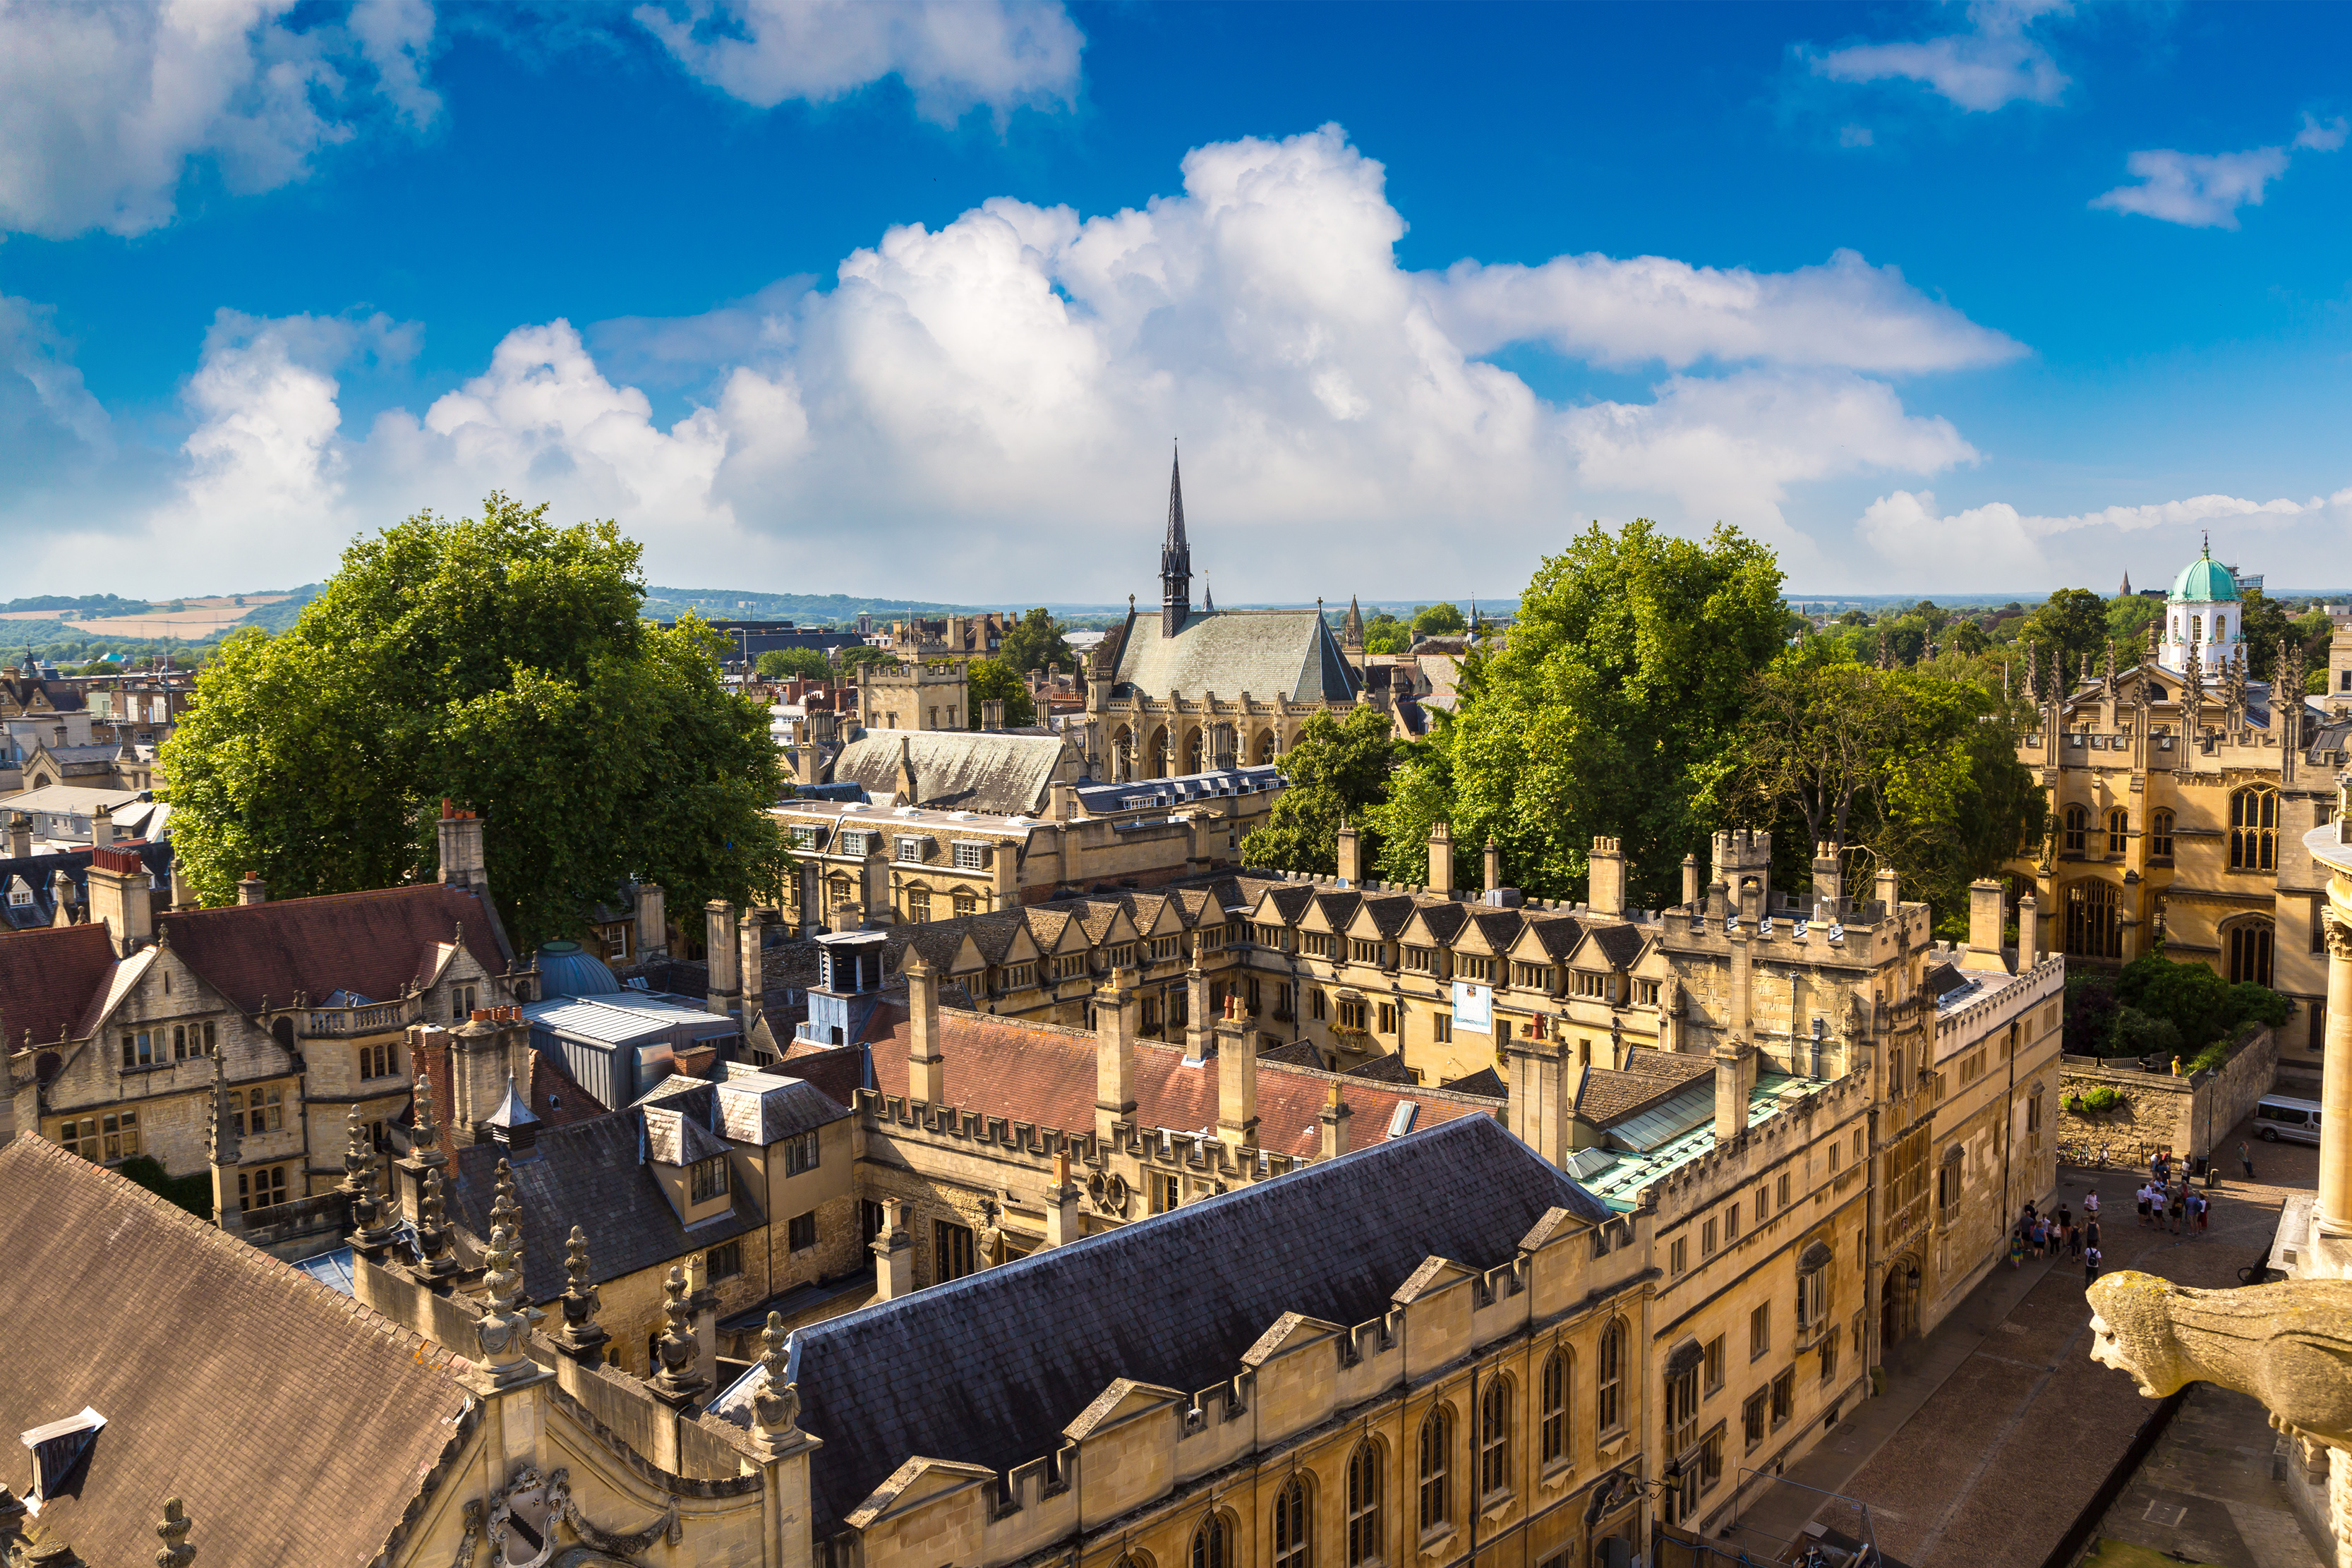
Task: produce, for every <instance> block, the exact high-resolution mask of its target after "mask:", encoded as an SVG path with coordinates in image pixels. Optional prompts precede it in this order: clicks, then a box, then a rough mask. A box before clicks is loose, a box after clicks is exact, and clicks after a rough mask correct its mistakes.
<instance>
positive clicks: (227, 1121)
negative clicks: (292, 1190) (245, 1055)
mask: <svg viewBox="0 0 2352 1568" xmlns="http://www.w3.org/2000/svg"><path fill="white" fill-rule="evenodd" d="M229 1106H230V1100H229V1088H228V1058H227V1053H226V1052H216V1053H215V1055H214V1057H213V1101H212V1137H211V1144H212V1148H211V1150H210V1152H209V1158H210V1161H211V1165H212V1173H213V1223H214V1224H215V1225H217V1226H220V1227H221V1228H222V1229H223V1230H225V1231H227V1232H229V1233H230V1234H231V1235H236V1234H237V1233H239V1232H241V1231H243V1230H244V1229H245V1199H244V1196H243V1194H240V1193H238V1191H237V1190H236V1161H237V1146H238V1144H239V1143H240V1142H242V1140H241V1139H240V1138H239V1136H238V1134H239V1133H241V1132H242V1131H244V1127H243V1124H242V1120H241V1118H240V1117H239V1116H238V1113H237V1112H236V1111H235V1110H230V1109H229Z"/></svg>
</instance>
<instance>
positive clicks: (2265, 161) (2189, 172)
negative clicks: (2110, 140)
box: [2091, 114, 2345, 228]
mask: <svg viewBox="0 0 2352 1568" xmlns="http://www.w3.org/2000/svg"><path fill="white" fill-rule="evenodd" d="M2344 134H2345V122H2344V121H2342V120H2334V121H2326V122H2325V123H2323V122H2321V121H2317V120H2315V119H2313V118H2312V117H2311V116H2310V115H2308V114H2306V115H2305V116H2304V117H2303V129H2302V130H2301V131H2298V132H2295V136H2294V141H2293V142H2290V143H2289V144H2288V145H2287V146H2284V147H2252V148H2249V149H2247V150H2246V151H2245V152H2242V153H2176V152H2174V151H2172V150H2171V149H2169V148H2152V149H2149V150H2147V151H2146V152H2139V153H2133V154H2131V155H2130V156H2129V157H2128V158H2126V159H2125V160H2124V168H2125V170H2126V172H2127V173H2129V174H2131V175H2132V177H2133V178H2135V179H2137V181H2139V184H2136V185H2118V186H2116V188H2115V189H2114V190H2112V191H2109V192H2107V193H2106V194H2105V195H2099V196H2094V197H2092V198H2091V205H2093V206H2095V207H2105V208H2107V209H2108V210H2109V211H2112V212H2120V213H2137V214H2138V215H2139V216H2142V217H2152V218H2159V219H2161V220H2163V221H2164V222H2166V223H2177V224H2180V225H2182V226H2186V227H2189V228H2235V227H2237V226H2238V209H2239V208H2240V207H2244V206H2256V207H2258V206H2260V205H2263V187H2264V186H2266V185H2268V184H2270V183H2271V182H2272V181H2273V180H2275V179H2277V178H2278V177H2279V176H2280V175H2282V174H2285V173H2286V169H2287V163H2288V160H2289V158H2290V156H2291V153H2294V152H2300V151H2310V152H2319V153H2333V152H2335V151H2336V149H2337V148H2339V147H2341V146H2343V145H2344Z"/></svg>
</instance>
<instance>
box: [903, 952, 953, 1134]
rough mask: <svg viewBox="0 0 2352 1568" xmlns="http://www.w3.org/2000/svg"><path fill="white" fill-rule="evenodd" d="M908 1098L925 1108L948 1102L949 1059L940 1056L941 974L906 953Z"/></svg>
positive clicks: (921, 959) (912, 954) (913, 955)
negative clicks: (925, 1106)
mask: <svg viewBox="0 0 2352 1568" xmlns="http://www.w3.org/2000/svg"><path fill="white" fill-rule="evenodd" d="M904 972H905V973H906V976H907V1098H908V1099H909V1100H921V1101H922V1102H923V1103H924V1104H925V1105H945V1104H946V1103H947V1100H948V1065H947V1058H945V1057H943V1056H941V1055H940V973H939V971H938V970H936V969H933V968H932V967H931V966H930V965H929V964H928V963H924V962H923V955H922V954H921V953H919V952H916V951H915V950H914V949H912V948H908V950H907V962H906V964H905V969H904Z"/></svg>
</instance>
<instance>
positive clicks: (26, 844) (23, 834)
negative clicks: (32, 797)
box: [8, 811, 33, 860]
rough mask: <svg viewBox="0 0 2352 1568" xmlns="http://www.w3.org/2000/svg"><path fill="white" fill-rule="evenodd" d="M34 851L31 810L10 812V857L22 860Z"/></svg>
mask: <svg viewBox="0 0 2352 1568" xmlns="http://www.w3.org/2000/svg"><path fill="white" fill-rule="evenodd" d="M32 853H33V817H32V814H31V813H30V812H24V811H12V812H10V813H9V814H8V858H10V859H11V860H22V859H25V858H27V857H28V856H30V855H31V854H32Z"/></svg>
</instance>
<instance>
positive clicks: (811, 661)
mask: <svg viewBox="0 0 2352 1568" xmlns="http://www.w3.org/2000/svg"><path fill="white" fill-rule="evenodd" d="M751 668H754V669H756V670H758V671H759V672H760V679H762V680H785V679H791V678H792V677H793V676H795V675H798V676H803V677H805V678H806V679H810V680H824V679H827V678H828V677H830V676H831V675H832V674H833V666H832V664H831V663H829V662H828V661H827V660H826V658H825V657H824V654H823V653H822V652H820V651H818V650H817V649H815V648H813V647H772V648H770V649H769V650H768V651H767V652H765V653H763V654H761V656H760V657H759V658H756V659H754V660H752V663H751Z"/></svg>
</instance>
